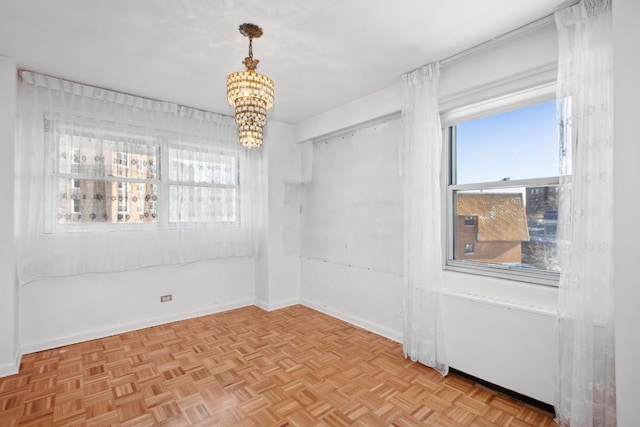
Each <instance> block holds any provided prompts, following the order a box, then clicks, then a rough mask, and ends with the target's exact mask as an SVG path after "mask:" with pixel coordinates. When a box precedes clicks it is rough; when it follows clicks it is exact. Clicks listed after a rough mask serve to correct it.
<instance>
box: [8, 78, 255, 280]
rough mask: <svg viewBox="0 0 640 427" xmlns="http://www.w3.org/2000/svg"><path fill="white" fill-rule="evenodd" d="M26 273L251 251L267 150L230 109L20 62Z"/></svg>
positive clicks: (19, 223)
mask: <svg viewBox="0 0 640 427" xmlns="http://www.w3.org/2000/svg"><path fill="white" fill-rule="evenodd" d="M18 90H19V93H18V126H17V138H16V139H17V148H16V196H15V197H16V200H15V206H16V224H15V226H16V228H15V229H16V237H15V238H16V252H17V269H18V277H19V282H20V283H21V284H25V283H27V282H29V281H32V280H34V279H36V278H38V277H47V276H67V275H73V274H80V273H90V272H110V271H124V270H131V269H136V268H141V267H147V266H153V265H162V264H184V263H189V262H193V261H198V260H203V259H212V258H225V257H234V256H252V255H254V254H255V252H256V251H257V239H258V237H257V236H258V235H259V228H260V227H261V214H260V212H261V209H262V207H261V206H262V200H261V194H262V191H261V180H262V178H263V176H262V174H263V167H262V162H263V160H262V154H261V152H260V151H256V150H253V151H249V150H245V149H243V148H241V147H240V146H239V145H238V142H237V130H236V125H235V122H234V120H233V118H230V117H226V116H221V115H218V114H214V113H210V112H206V111H201V110H196V109H192V108H188V107H184V106H180V105H177V104H173V103H169V102H161V101H155V100H150V99H145V98H141V97H136V96H132V95H128V94H123V93H118V92H114V91H109V90H105V89H100V88H96V87H92V86H88V85H84V84H79V83H74V82H70V81H66V80H61V79H57V78H53V77H49V76H45V75H41V74H36V73H33V72H27V71H23V72H21V73H20V81H19V89H18Z"/></svg>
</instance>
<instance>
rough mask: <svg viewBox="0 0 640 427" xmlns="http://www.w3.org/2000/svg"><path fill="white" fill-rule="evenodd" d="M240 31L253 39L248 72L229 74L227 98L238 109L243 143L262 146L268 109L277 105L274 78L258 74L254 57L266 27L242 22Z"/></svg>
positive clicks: (239, 127) (253, 146) (246, 63)
mask: <svg viewBox="0 0 640 427" xmlns="http://www.w3.org/2000/svg"><path fill="white" fill-rule="evenodd" d="M238 30H240V34H242V35H243V36H245V37H248V38H249V56H247V57H246V58H244V62H243V64H244V65H245V67H247V71H238V72H235V73H231V74H229V75H228V76H227V101H228V102H229V105H231V106H232V107H234V108H235V110H236V123H237V124H238V134H239V136H240V144H242V146H243V147H247V148H259V147H260V146H261V145H262V130H263V128H264V126H265V124H266V123H267V110H269V109H270V108H271V107H273V80H271V79H270V78H269V77H267V76H265V75H262V74H259V73H256V67H257V66H258V62H260V61H259V60H257V59H253V39H257V38H259V37H260V36H262V29H261V28H260V27H258V26H257V25H254V24H242V25H240V27H239V28H238Z"/></svg>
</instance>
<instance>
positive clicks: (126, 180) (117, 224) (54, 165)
mask: <svg viewBox="0 0 640 427" xmlns="http://www.w3.org/2000/svg"><path fill="white" fill-rule="evenodd" d="M58 124H60V125H61V127H62V128H64V129H69V132H68V134H70V135H74V134H75V132H78V133H81V132H82V131H83V129H86V128H87V126H84V125H77V124H72V123H68V122H66V121H64V120H60V119H58V118H55V117H47V116H46V115H45V129H46V131H45V144H47V148H46V150H47V152H48V153H49V157H50V160H51V161H50V162H47V168H46V178H45V179H46V185H45V192H46V194H45V210H46V212H45V225H44V232H45V233H47V234H50V233H69V232H103V231H135V230H142V231H145V230H147V231H148V230H153V229H156V230H160V229H164V230H177V229H184V228H191V227H196V226H199V225H203V224H205V225H206V224H210V225H211V226H212V227H213V228H224V229H240V228H242V227H243V221H242V215H241V198H242V185H241V182H240V176H241V168H242V167H243V161H242V155H241V150H240V147H238V148H232V147H227V146H224V147H219V146H213V147H212V144H211V141H210V140H204V139H202V138H198V137H194V138H193V140H188V141H185V140H184V138H178V137H176V136H174V135H173V134H171V133H167V134H166V135H162V136H158V135H154V136H147V135H143V134H140V135H137V134H131V133H129V134H128V135H127V140H128V141H132V138H133V140H135V142H136V143H140V144H146V145H151V146H155V147H157V150H158V151H157V159H156V162H157V163H156V173H155V176H154V177H153V178H137V177H129V176H99V177H96V176H92V175H87V174H81V173H73V172H70V173H62V172H60V170H59V163H58V161H59V160H58V157H59V152H60V138H56V137H55V135H56V134H60V133H61V132H60V131H59V130H58V131H53V129H55V128H56V126H57V125H58ZM95 128H98V127H95ZM98 129H100V131H104V132H105V133H113V134H121V133H122V132H120V131H118V130H112V129H110V128H109V127H108V126H101V127H99V128H98ZM169 148H179V149H182V150H191V151H198V150H199V149H205V150H206V149H211V148H213V149H214V150H216V151H219V152H221V153H223V154H224V155H227V156H231V157H233V158H234V160H235V163H236V173H237V176H236V184H235V185H233V187H235V188H236V189H237V197H236V208H235V209H236V219H235V221H210V222H204V221H200V222H195V221H191V222H189V221H182V222H177V221H170V205H169V204H170V200H169V188H170V186H171V185H185V186H188V185H193V184H189V183H180V182H174V181H171V180H170V178H169V173H168V161H169ZM74 151H80V150H74ZM121 154H123V155H124V156H121ZM113 156H114V157H113V161H114V162H115V163H116V165H117V167H118V168H122V167H124V168H127V169H129V165H128V164H123V160H124V159H126V161H127V162H129V160H130V158H131V156H133V157H135V158H136V160H138V159H137V157H136V156H135V155H134V154H132V153H124V152H122V153H121V152H118V151H114V152H113ZM121 158H122V161H121ZM72 164H73V165H75V163H72ZM136 169H137V168H136ZM60 179H65V180H74V179H77V180H80V181H81V180H94V181H102V182H117V183H118V184H119V185H118V188H117V192H118V196H119V197H120V196H122V197H124V195H125V194H127V196H128V193H129V191H128V189H129V186H130V185H133V184H136V185H140V184H142V185H145V186H146V185H152V186H155V187H156V197H155V200H154V199H152V200H150V204H149V212H153V207H155V209H156V210H155V212H156V217H155V219H156V220H155V221H151V222H142V223H141V222H131V223H129V222H126V221H124V220H120V219H117V217H116V220H115V221H113V222H109V223H107V222H95V223H92V222H87V223H76V224H73V223H71V224H60V223H59V222H58V209H59V204H58V203H59V202H58V196H59V194H58V190H57V188H58V182H59V180H60ZM197 186H201V187H219V186H222V187H229V185H227V184H225V185H223V184H213V183H211V184H205V183H198V184H197ZM136 189H137V188H136ZM74 190H77V189H75V188H74ZM116 203H118V204H119V201H118V200H116ZM126 205H127V208H130V207H131V204H130V203H129V200H127V202H126ZM136 208H137V206H136ZM127 213H129V212H127ZM72 214H75V213H72ZM120 214H123V215H124V213H123V212H121V210H120V209H119V206H118V209H117V215H120ZM132 216H133V214H132ZM216 224H217V225H216Z"/></svg>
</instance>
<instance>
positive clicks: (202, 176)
mask: <svg viewBox="0 0 640 427" xmlns="http://www.w3.org/2000/svg"><path fill="white" fill-rule="evenodd" d="M168 157H169V199H170V205H169V221H170V222H210V221H215V222H218V223H228V224H233V223H235V222H237V221H238V216H237V212H238V211H239V208H238V203H239V185H238V157H237V156H235V155H231V154H229V153H208V152H206V151H202V152H189V151H186V150H185V149H183V148H169V156H168Z"/></svg>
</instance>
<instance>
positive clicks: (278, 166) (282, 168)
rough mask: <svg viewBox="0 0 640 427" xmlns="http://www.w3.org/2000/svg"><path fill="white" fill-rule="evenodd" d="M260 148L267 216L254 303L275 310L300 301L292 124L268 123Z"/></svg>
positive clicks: (297, 171)
mask: <svg viewBox="0 0 640 427" xmlns="http://www.w3.org/2000/svg"><path fill="white" fill-rule="evenodd" d="M267 126H268V129H267V132H266V133H265V138H266V139H265V144H264V146H263V149H264V150H265V153H266V159H267V183H266V188H265V191H266V197H265V200H266V212H265V214H266V218H265V230H264V236H263V241H262V244H261V252H260V256H259V258H258V263H259V266H258V269H257V271H256V304H257V305H258V306H260V307H262V308H264V309H265V310H275V309H278V308H281V307H285V306H288V305H292V304H297V303H298V302H299V301H300V257H299V241H300V190H299V187H300V181H301V177H302V166H301V151H302V149H301V148H300V147H298V146H295V145H294V144H293V126H291V125H287V124H283V123H278V122H270V123H269V124H268V125H267Z"/></svg>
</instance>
